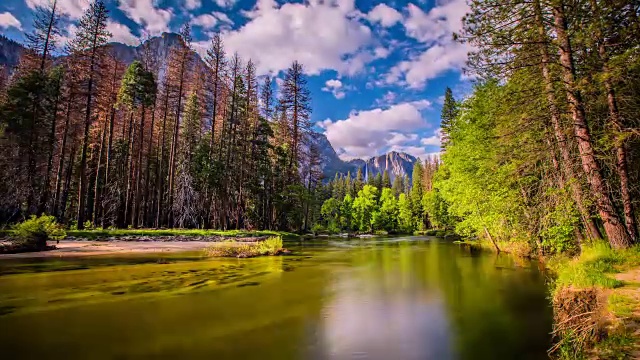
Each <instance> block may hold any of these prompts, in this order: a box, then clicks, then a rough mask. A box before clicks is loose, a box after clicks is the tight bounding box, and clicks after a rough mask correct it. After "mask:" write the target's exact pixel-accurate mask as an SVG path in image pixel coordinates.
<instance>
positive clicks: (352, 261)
mask: <svg viewBox="0 0 640 360" xmlns="http://www.w3.org/2000/svg"><path fill="white" fill-rule="evenodd" d="M286 247H287V248H289V249H291V250H293V254H292V255H288V256H279V257H264V258H254V259H213V260H211V259H202V258H201V257H200V254H192V253H191V254H170V255H164V256H162V257H159V256H158V255H155V256H152V255H148V254H147V255H144V256H124V257H123V256H121V257H118V258H115V257H93V258H85V259H69V260H62V259H45V260H43V259H40V260H19V261H18V260H16V261H8V260H5V261H2V262H0V351H1V352H2V354H3V358H5V359H24V358H29V359H31V358H33V359H134V358H135V359H376V360H377V359H380V360H404V359H407V360H409V359H438V360H441V359H442V360H447V359H480V360H483V359H491V360H494V359H546V358H547V355H546V350H547V348H548V347H549V345H550V336H549V333H550V331H551V317H552V315H551V310H550V308H549V301H548V299H547V295H548V290H547V287H546V285H545V275H544V274H543V273H542V272H541V271H540V270H539V269H538V264H536V263H535V262H528V261H523V260H518V259H515V258H513V257H510V256H508V255H500V256H498V255H496V254H493V253H487V252H478V251H471V250H470V249H468V248H465V247H462V246H460V245H457V244H453V243H450V242H445V241H441V240H437V239H435V238H429V237H399V238H375V239H366V240H337V239H336V240H332V239H326V240H316V241H311V242H304V243H293V244H286Z"/></svg>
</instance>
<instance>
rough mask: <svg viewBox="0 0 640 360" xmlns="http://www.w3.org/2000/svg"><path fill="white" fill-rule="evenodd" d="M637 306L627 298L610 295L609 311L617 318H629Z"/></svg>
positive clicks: (632, 300)
mask: <svg viewBox="0 0 640 360" xmlns="http://www.w3.org/2000/svg"><path fill="white" fill-rule="evenodd" d="M637 305H638V304H637V303H636V302H635V300H634V299H632V298H630V297H628V296H624V295H621V294H611V295H610V296H609V311H611V312H612V313H613V314H614V315H616V316H618V317H622V318H628V317H631V316H632V315H633V310H634V309H635V307H636V306H637Z"/></svg>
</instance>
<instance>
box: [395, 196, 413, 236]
mask: <svg viewBox="0 0 640 360" xmlns="http://www.w3.org/2000/svg"><path fill="white" fill-rule="evenodd" d="M398 228H399V230H400V231H401V232H404V233H408V234H410V233H413V231H415V221H413V214H412V211H411V203H410V202H409V200H408V199H407V195H405V194H400V197H398Z"/></svg>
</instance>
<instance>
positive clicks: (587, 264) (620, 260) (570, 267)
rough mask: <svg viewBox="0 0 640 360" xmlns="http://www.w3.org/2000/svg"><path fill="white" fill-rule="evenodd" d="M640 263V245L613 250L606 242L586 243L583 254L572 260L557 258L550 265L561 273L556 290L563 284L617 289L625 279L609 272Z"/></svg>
mask: <svg viewBox="0 0 640 360" xmlns="http://www.w3.org/2000/svg"><path fill="white" fill-rule="evenodd" d="M638 264H640V247H639V246H635V247H633V248H630V249H626V250H613V249H612V248H611V247H610V246H609V244H607V243H604V242H599V243H594V244H591V245H589V246H585V247H583V249H582V253H581V254H580V256H579V257H577V258H574V259H568V258H566V257H556V258H554V259H552V260H550V262H549V265H550V267H551V268H552V269H553V270H555V272H556V273H557V274H558V278H557V279H556V283H555V285H556V289H558V288H561V287H563V286H573V287H577V288H588V287H592V286H597V287H602V288H607V289H611V288H616V287H619V286H622V284H623V283H622V282H621V281H619V280H616V279H614V278H612V277H611V276H609V275H608V274H611V273H616V272H619V271H620V270H623V269H625V268H629V267H633V266H638Z"/></svg>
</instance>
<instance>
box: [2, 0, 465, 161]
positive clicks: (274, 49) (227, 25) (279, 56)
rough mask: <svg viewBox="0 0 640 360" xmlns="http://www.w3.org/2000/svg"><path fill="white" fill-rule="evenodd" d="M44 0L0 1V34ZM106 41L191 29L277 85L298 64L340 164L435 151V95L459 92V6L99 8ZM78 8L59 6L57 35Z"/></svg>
mask: <svg viewBox="0 0 640 360" xmlns="http://www.w3.org/2000/svg"><path fill="white" fill-rule="evenodd" d="M48 1H50V0H2V1H0V33H2V34H4V35H5V36H7V37H9V38H11V39H14V40H16V41H19V42H23V41H24V33H25V32H29V31H31V29H32V26H31V23H32V20H33V19H32V14H33V9H34V8H35V7H36V6H37V5H38V4H42V3H46V2H48ZM105 3H106V5H107V8H108V9H109V11H110V20H109V24H108V30H109V31H110V32H111V33H112V37H113V38H112V41H117V42H122V43H126V44H129V45H137V44H139V42H140V40H139V39H140V38H144V37H145V36H157V35H160V34H162V33H163V32H178V31H179V29H180V27H181V26H182V25H183V24H184V23H185V22H187V21H190V23H191V25H192V27H193V39H194V43H193V45H194V48H195V50H196V51H198V52H199V53H200V54H204V52H205V51H206V48H207V47H208V45H209V43H210V39H211V38H212V36H213V34H215V33H216V32H219V33H221V34H222V36H223V40H224V44H225V48H226V50H227V52H228V53H229V54H232V53H234V52H237V53H238V54H239V55H240V56H241V57H242V58H244V59H245V60H246V59H249V58H251V59H252V60H253V61H254V62H255V63H256V66H257V72H258V75H267V74H268V75H271V76H273V77H276V83H277V82H278V79H282V77H283V76H284V71H285V70H286V69H287V68H288V67H289V66H290V65H291V63H292V62H293V61H294V60H298V61H299V62H301V63H302V64H303V66H304V69H305V73H306V75H307V77H308V86H309V90H310V91H311V96H312V102H311V106H312V108H313V113H312V116H311V120H312V122H313V123H314V128H315V130H317V131H320V132H323V133H325V134H326V136H327V138H328V139H329V141H330V142H331V144H332V145H333V147H334V149H335V150H336V151H337V153H338V155H339V156H340V157H341V158H342V159H344V160H349V159H353V158H368V157H371V156H376V155H381V154H384V153H386V152H389V151H399V152H406V153H409V154H411V155H413V156H416V157H420V158H422V159H424V158H425V157H426V156H428V155H432V154H437V153H438V152H439V150H440V111H441V108H442V99H443V94H444V91H445V88H446V87H447V86H449V87H450V88H452V90H453V93H454V96H456V97H458V98H461V97H464V96H465V95H466V94H468V93H469V91H470V89H471V86H472V85H471V83H470V80H469V77H468V76H467V75H466V74H465V72H464V70H463V69H464V65H465V61H466V60H467V53H468V51H469V48H468V45H466V44H460V43H457V42H455V41H453V36H452V34H453V33H454V32H458V31H460V29H461V27H462V22H461V19H462V17H463V16H464V14H465V12H466V11H467V10H468V7H467V4H466V0H441V1H436V0H411V1H405V0H397V1H377V0H376V1H370V0H369V1H366V0H308V1H284V0H105ZM88 4H89V0H58V6H59V8H60V10H61V11H62V12H63V13H64V21H63V39H62V41H64V39H66V38H70V37H72V36H73V33H74V30H75V26H74V22H75V21H77V19H78V18H80V17H81V16H82V13H83V10H84V9H86V8H87V7H88Z"/></svg>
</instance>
